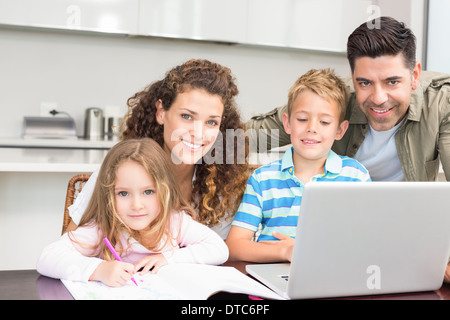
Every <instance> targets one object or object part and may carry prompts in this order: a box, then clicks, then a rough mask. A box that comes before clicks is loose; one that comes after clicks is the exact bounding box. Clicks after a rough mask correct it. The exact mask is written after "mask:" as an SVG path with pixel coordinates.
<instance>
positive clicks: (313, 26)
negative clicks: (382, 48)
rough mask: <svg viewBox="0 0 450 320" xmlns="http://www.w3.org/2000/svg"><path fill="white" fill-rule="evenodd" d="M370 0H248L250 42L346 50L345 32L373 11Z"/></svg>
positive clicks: (346, 33) (248, 35) (248, 37)
mask: <svg viewBox="0 0 450 320" xmlns="http://www.w3.org/2000/svg"><path fill="white" fill-rule="evenodd" d="M371 4H372V1H370V0H332V1H330V0H314V1H312V0H277V1H273V0H248V26H247V37H246V40H245V42H246V43H249V44H258V45H267V46H278V47H289V48H301V49H309V50H321V51H331V52H345V51H346V43H347V37H348V35H349V34H350V33H351V32H352V31H353V30H354V29H355V28H356V27H357V26H359V25H360V24H361V22H362V21H366V20H367V18H368V17H370V14H372V13H376V10H375V11H374V12H372V9H371V8H372V6H371Z"/></svg>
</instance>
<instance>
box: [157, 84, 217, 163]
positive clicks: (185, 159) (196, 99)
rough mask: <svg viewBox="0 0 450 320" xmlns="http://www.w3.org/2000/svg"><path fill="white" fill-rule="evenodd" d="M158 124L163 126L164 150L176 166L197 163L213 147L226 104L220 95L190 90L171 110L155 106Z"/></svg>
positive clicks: (159, 102) (181, 95)
mask: <svg viewBox="0 0 450 320" xmlns="http://www.w3.org/2000/svg"><path fill="white" fill-rule="evenodd" d="M156 108H157V115H156V117H157V121H158V123H159V124H161V125H164V150H166V151H167V152H169V153H170V154H171V157H172V161H173V162H174V163H175V164H179V163H185V164H195V163H196V162H197V161H198V160H199V159H201V158H202V157H203V156H204V155H205V154H206V153H207V152H208V151H209V150H210V149H211V147H212V146H213V144H214V142H215V140H216V138H217V136H218V134H219V130H220V123H221V119H222V115H223V111H224V105H223V102H222V100H221V98H220V97H219V96H218V95H212V94H209V93H207V92H206V91H204V90H201V89H191V90H188V91H185V92H182V93H179V94H178V95H177V98H176V99H175V101H174V102H173V104H172V106H171V107H170V109H169V110H164V109H163V107H162V103H161V101H158V102H157V104H156Z"/></svg>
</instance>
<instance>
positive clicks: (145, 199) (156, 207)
mask: <svg viewBox="0 0 450 320" xmlns="http://www.w3.org/2000/svg"><path fill="white" fill-rule="evenodd" d="M114 199H115V205H116V211H117V214H118V215H119V217H120V219H121V220H122V221H123V222H124V223H125V224H126V225H127V226H128V227H129V228H131V229H133V230H137V231H139V230H142V229H145V228H147V227H148V226H149V225H150V223H151V222H152V221H153V220H154V219H155V218H156V217H158V215H159V213H160V211H161V206H160V203H159V200H158V196H157V194H156V189H155V183H154V182H153V179H152V178H151V177H150V175H149V174H148V173H147V171H146V170H145V169H144V167H143V166H142V165H140V164H139V163H137V162H136V161H132V160H126V161H125V162H123V163H122V164H120V166H119V167H118V169H117V173H116V181H115V183H114Z"/></svg>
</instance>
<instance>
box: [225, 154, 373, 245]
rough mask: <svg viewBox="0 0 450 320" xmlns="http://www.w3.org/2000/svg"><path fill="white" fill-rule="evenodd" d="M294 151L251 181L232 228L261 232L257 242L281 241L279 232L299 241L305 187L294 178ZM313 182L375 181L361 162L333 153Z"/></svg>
mask: <svg viewBox="0 0 450 320" xmlns="http://www.w3.org/2000/svg"><path fill="white" fill-rule="evenodd" d="M292 155H293V148H292V147H291V148H289V149H288V150H287V151H286V152H285V154H284V155H283V157H282V158H281V159H279V160H277V161H274V162H272V163H270V164H268V165H265V166H262V167H260V168H258V169H256V170H255V171H254V172H253V174H252V176H251V177H250V178H249V180H248V182H247V187H246V189H245V193H244V196H243V198H242V201H241V204H240V206H239V209H238V211H237V213H236V215H235V217H234V221H233V223H232V225H235V226H239V227H243V228H245V229H249V230H252V231H255V232H256V231H257V230H258V227H259V225H260V224H261V226H262V231H261V234H260V235H259V237H258V240H257V241H267V240H277V239H276V238H275V237H273V236H272V232H274V231H276V232H279V233H282V234H285V235H289V236H290V237H292V238H295V233H296V229H297V220H298V215H299V212H300V204H301V202H302V193H303V188H304V185H303V183H302V182H301V181H300V180H299V179H298V178H297V177H296V176H295V175H294V164H293V162H292ZM311 181H371V179H370V176H369V173H368V171H367V170H366V168H365V167H364V166H363V165H362V164H360V163H359V162H358V161H356V160H354V159H352V158H349V157H344V156H339V155H337V154H336V153H334V152H333V151H331V150H330V152H329V154H328V157H327V160H326V161H325V167H324V173H323V174H318V175H316V176H314V177H312V178H311Z"/></svg>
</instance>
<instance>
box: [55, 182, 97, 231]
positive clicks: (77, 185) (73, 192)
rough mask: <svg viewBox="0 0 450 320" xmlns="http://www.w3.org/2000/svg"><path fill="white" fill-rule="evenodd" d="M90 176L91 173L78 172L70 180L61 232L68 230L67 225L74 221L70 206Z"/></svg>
mask: <svg viewBox="0 0 450 320" xmlns="http://www.w3.org/2000/svg"><path fill="white" fill-rule="evenodd" d="M90 176H91V175H90V174H77V175H75V176H73V177H72V178H71V179H70V180H69V184H68V185H67V194H66V204H65V206H64V218H63V225H62V230H61V234H64V233H65V232H66V229H67V226H68V225H69V223H70V221H72V219H71V218H70V215H69V207H70V206H71V205H72V204H73V202H74V201H75V199H76V197H77V196H78V194H79V193H80V192H81V190H82V189H83V186H84V184H85V183H86V181H88V180H89V177H90Z"/></svg>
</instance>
